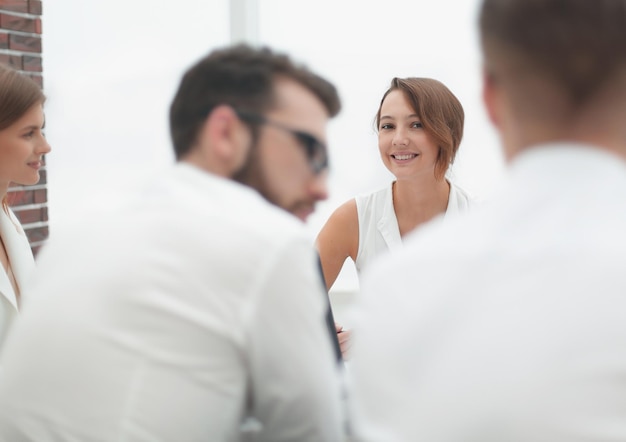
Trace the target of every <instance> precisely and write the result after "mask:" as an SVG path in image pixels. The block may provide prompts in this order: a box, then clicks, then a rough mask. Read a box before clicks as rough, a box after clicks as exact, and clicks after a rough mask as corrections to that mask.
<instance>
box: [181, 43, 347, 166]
mask: <svg viewBox="0 0 626 442" xmlns="http://www.w3.org/2000/svg"><path fill="white" fill-rule="evenodd" d="M281 77H284V78H287V79H291V80H294V81H296V82H298V83H299V84H301V85H302V86H304V87H305V88H307V89H309V90H310V91H311V92H312V93H313V94H314V95H315V96H317V97H318V98H319V99H320V101H321V102H322V103H323V105H324V106H325V108H326V109H327V111H328V114H329V116H330V117H333V116H335V115H337V114H338V113H339V110H340V107H341V105H340V100H339V96H338V93H337V91H336V89H335V87H334V86H333V85H332V84H331V83H329V82H328V81H326V80H325V79H323V78H321V77H320V76H318V75H316V74H314V73H313V72H311V71H310V70H308V69H307V68H306V67H305V66H302V65H298V64H296V63H295V62H294V61H292V60H291V59H290V58H289V57H288V56H287V55H285V54H280V53H276V52H274V51H272V50H271V49H269V48H253V47H251V46H248V45H245V44H240V45H236V46H230V47H225V48H221V49H217V50H215V51H213V52H211V53H209V54H208V55H207V56H206V57H204V58H202V59H201V60H200V61H198V62H197V63H196V64H195V65H193V66H192V67H191V68H190V69H189V70H188V71H187V72H186V73H185V75H184V76H183V79H182V81H181V84H180V86H179V88H178V91H177V93H176V96H175V97H174V100H173V102H172V105H171V107H170V132H171V136H172V142H173V144H174V150H175V154H176V158H177V159H180V158H182V157H183V156H184V155H185V154H187V153H188V152H189V151H190V149H191V147H192V146H193V145H194V143H195V141H196V137H197V133H198V130H199V128H200V127H201V125H202V123H203V122H204V120H205V119H206V117H207V115H209V113H211V111H212V110H213V109H214V108H215V107H217V106H219V105H229V106H231V107H233V108H235V109H237V110H241V111H247V112H250V113H257V114H263V112H264V111H267V110H268V109H271V108H272V107H273V106H274V104H275V97H274V84H275V80H276V79H278V78H281Z"/></svg>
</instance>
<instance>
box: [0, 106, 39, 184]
mask: <svg viewBox="0 0 626 442" xmlns="http://www.w3.org/2000/svg"><path fill="white" fill-rule="evenodd" d="M43 127H44V114H43V105H42V104H41V103H37V104H35V105H33V106H32V107H31V108H30V109H28V111H26V113H25V114H24V115H22V116H21V117H20V118H19V119H18V120H17V121H16V122H15V123H13V124H12V125H11V126H9V127H7V128H5V129H3V130H0V190H2V191H3V192H6V190H7V189H8V186H9V183H11V182H14V183H17V184H21V185H31V184H36V183H37V182H39V169H40V168H41V167H42V165H43V156H44V155H45V154H47V153H48V152H50V150H51V149H50V145H49V144H48V142H47V141H46V139H45V137H44V135H43V132H42V130H43Z"/></svg>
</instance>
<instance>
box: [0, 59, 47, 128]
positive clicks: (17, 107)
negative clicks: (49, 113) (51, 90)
mask: <svg viewBox="0 0 626 442" xmlns="http://www.w3.org/2000/svg"><path fill="white" fill-rule="evenodd" d="M44 101H45V97H44V94H43V92H42V90H41V88H40V87H39V85H38V84H37V83H35V82H34V81H33V80H32V79H31V78H29V77H27V76H25V75H23V74H20V73H19V72H17V71H16V70H14V69H13V68H11V67H9V66H5V65H2V64H0V130H3V129H6V128H7V127H9V126H10V125H12V124H13V123H15V122H16V121H17V120H19V119H20V117H22V115H24V114H25V113H26V111H27V110H29V109H30V108H31V107H32V106H33V105H35V104H37V103H43V102H44Z"/></svg>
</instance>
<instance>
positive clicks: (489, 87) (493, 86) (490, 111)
mask: <svg viewBox="0 0 626 442" xmlns="http://www.w3.org/2000/svg"><path fill="white" fill-rule="evenodd" d="M482 78H483V79H482V82H483V85H482V87H483V104H484V105H485V109H486V111H487V116H488V117H489V121H491V124H493V125H494V126H495V127H496V128H498V127H500V106H499V96H498V95H499V93H500V91H499V89H498V85H497V81H496V79H495V78H494V76H493V74H492V73H491V72H489V71H488V70H487V68H483V75H482Z"/></svg>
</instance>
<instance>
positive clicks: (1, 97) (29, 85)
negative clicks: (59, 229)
mask: <svg viewBox="0 0 626 442" xmlns="http://www.w3.org/2000/svg"><path fill="white" fill-rule="evenodd" d="M45 100H46V97H45V95H44V94H43V91H42V90H41V88H40V87H39V85H38V84H37V83H35V82H34V81H33V80H32V79H31V78H29V77H27V76H26V75H23V74H21V73H19V72H18V71H16V70H15V69H13V68H11V67H9V66H6V65H4V64H0V131H1V130H4V129H6V128H7V127H9V126H11V125H12V124H13V123H15V122H16V121H17V120H19V119H20V118H21V117H22V116H23V115H24V114H25V113H26V112H27V111H28V110H29V109H30V108H31V107H32V106H34V105H35V104H37V103H42V104H43V102H44V101H45ZM0 149H2V146H0ZM2 208H3V209H4V211H5V212H7V213H8V211H9V206H8V202H7V196H6V195H3V197H2Z"/></svg>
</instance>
